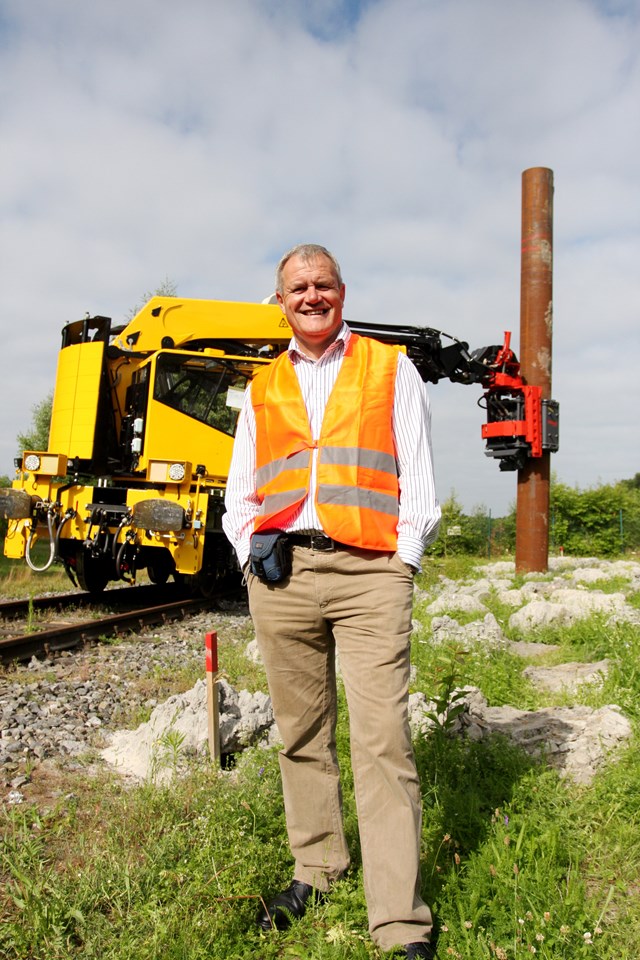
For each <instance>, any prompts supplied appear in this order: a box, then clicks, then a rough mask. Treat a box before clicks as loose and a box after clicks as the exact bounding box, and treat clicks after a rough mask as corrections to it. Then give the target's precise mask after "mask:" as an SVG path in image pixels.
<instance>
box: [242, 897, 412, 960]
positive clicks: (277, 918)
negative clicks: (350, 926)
mask: <svg viewBox="0 0 640 960" xmlns="http://www.w3.org/2000/svg"><path fill="white" fill-rule="evenodd" d="M309 898H312V899H313V901H314V902H315V903H317V902H319V901H320V900H322V899H323V898H324V895H323V894H322V893H320V891H319V890H316V889H315V888H314V887H312V886H310V885H309V884H308V883H303V882H302V880H294V881H293V883H292V884H291V885H290V886H288V887H287V889H286V890H283V891H282V893H279V894H278V895H277V896H276V897H274V898H273V899H272V900H270V901H269V902H268V903H267V906H266V909H265V908H264V907H263V908H262V909H261V910H260V912H259V913H258V917H257V924H258V926H259V927H262V929H263V930H273V929H276V930H286V929H287V927H289V926H291V922H292V920H299V919H300V917H303V916H304V913H305V910H306V909H307V900H309ZM416 956H420V954H416Z"/></svg>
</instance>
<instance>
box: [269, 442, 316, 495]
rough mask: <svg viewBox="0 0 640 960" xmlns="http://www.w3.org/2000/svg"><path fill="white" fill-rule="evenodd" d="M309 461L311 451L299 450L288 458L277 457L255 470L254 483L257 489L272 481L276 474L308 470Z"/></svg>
mask: <svg viewBox="0 0 640 960" xmlns="http://www.w3.org/2000/svg"><path fill="white" fill-rule="evenodd" d="M310 461H311V450H300V451H299V452H298V453H294V454H292V456H290V457H279V458H278V459H277V460H272V461H271V463H265V465H264V466H263V467H260V468H259V469H258V470H256V482H257V485H258V489H260V488H261V487H264V486H265V484H267V483H269V481H271V480H273V479H274V478H275V477H277V476H278V474H280V473H283V472H284V471H285V470H308V469H309V463H310Z"/></svg>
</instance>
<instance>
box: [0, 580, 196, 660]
mask: <svg viewBox="0 0 640 960" xmlns="http://www.w3.org/2000/svg"><path fill="white" fill-rule="evenodd" d="M170 593H171V595H170V596H169V598H168V599H167V588H166V587H164V588H163V589H162V591H158V588H157V587H135V588H130V589H118V590H110V591H108V592H107V593H106V594H105V595H104V596H103V597H102V598H101V601H100V605H101V606H105V605H109V606H113V605H115V606H117V605H122V606H126V607H127V609H126V610H124V611H122V612H120V613H109V614H106V615H105V616H101V617H98V618H95V617H93V618H91V619H88V618H87V619H84V618H81V619H77V618H75V617H74V619H73V620H72V621H65V622H63V623H58V624H54V625H53V626H46V625H44V626H43V628H42V629H37V630H36V629H33V625H31V626H27V627H25V626H24V625H22V626H19V625H17V629H13V630H12V625H11V622H10V621H11V619H14V620H15V619H16V618H17V617H20V618H21V619H20V622H21V623H22V620H24V619H25V618H27V617H28V615H29V614H30V613H31V612H32V611H33V610H40V611H42V610H47V609H55V610H56V611H63V610H65V609H69V608H70V607H74V608H75V607H79V608H81V609H82V608H83V607H88V606H92V607H94V608H95V606H96V600H95V597H93V598H92V597H91V596H90V595H89V594H58V595H55V596H50V597H38V598H34V599H32V600H25V601H18V600H15V601H14V600H11V601H3V602H1V603H0V616H1V617H3V618H4V625H3V633H4V636H2V637H1V638H0V661H1V662H2V663H5V664H6V663H12V662H16V661H18V662H20V661H24V660H30V659H31V657H33V656H36V657H40V656H47V655H48V654H50V653H54V652H57V651H60V650H69V649H72V648H74V647H78V646H80V645H82V644H84V643H87V642H89V641H96V640H100V639H107V638H110V637H114V636H119V635H122V634H124V633H127V632H132V631H133V632H136V631H139V630H141V629H143V628H144V627H148V626H153V625H155V624H158V623H167V622H169V621H172V620H181V619H183V618H184V617H186V616H187V615H189V614H191V613H197V612H199V611H200V610H204V609H207V608H210V607H211V606H212V601H211V600H210V599H206V598H204V597H185V596H181V597H179V596H178V591H176V592H175V593H174V592H173V591H171V592H170ZM120 594H121V595H122V596H120ZM160 596H164V599H163V600H162V602H158V598H159V597H160ZM153 601H155V602H153Z"/></svg>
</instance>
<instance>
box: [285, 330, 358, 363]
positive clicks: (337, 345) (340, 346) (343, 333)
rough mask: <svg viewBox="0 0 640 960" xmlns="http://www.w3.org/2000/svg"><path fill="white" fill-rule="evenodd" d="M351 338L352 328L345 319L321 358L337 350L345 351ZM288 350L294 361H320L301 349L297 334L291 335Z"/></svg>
mask: <svg viewBox="0 0 640 960" xmlns="http://www.w3.org/2000/svg"><path fill="white" fill-rule="evenodd" d="M350 339H351V330H350V329H349V327H348V326H347V324H346V323H345V322H344V320H343V321H342V326H341V327H340V329H339V330H338V336H337V337H336V338H335V340H332V341H331V343H330V344H329V346H328V347H327V349H326V350H325V352H324V353H323V354H322V356H321V357H319V360H323V359H324V358H325V357H326V356H328V355H329V354H331V353H334V352H335V351H337V350H341V351H344V350H345V349H346V346H347V344H348V343H349V340H350ZM287 350H288V353H289V357H290V359H291V360H292V361H296V360H308V361H309V363H317V362H319V360H318V361H316V360H313V359H312V358H311V357H308V356H307V354H306V353H303V352H302V350H300V348H299V347H298V344H297V343H296V338H295V336H294V337H291V340H290V341H289V346H288V347H287Z"/></svg>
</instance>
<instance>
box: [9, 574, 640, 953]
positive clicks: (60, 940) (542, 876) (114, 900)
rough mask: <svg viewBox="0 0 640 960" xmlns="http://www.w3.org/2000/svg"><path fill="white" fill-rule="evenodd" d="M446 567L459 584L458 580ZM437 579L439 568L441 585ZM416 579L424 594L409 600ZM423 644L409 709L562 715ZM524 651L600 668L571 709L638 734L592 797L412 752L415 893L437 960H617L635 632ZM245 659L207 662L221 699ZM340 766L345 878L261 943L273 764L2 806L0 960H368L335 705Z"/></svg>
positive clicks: (634, 917) (625, 884)
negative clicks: (455, 692) (589, 709)
mask: <svg viewBox="0 0 640 960" xmlns="http://www.w3.org/2000/svg"><path fill="white" fill-rule="evenodd" d="M453 559H455V563H456V565H457V567H456V569H457V571H458V573H460V575H461V576H462V577H463V578H464V579H468V578H469V577H470V576H471V574H470V570H471V566H472V564H471V563H468V564H466V566H465V565H464V564H463V563H462V562H460V560H461V558H452V560H453ZM452 566H453V564H452V562H451V561H447V563H446V569H447V571H448V572H447V573H446V574H445V575H446V576H449V577H451V573H452ZM444 569H445V564H442V565H441V570H440V573H442V572H443V570H444ZM476 576H480V574H476ZM430 577H431V574H430V573H425V574H423V575H422V578H423V585H426V584H425V582H424V581H425V580H427V579H429V578H430ZM435 582H437V578H436V580H434V583H435ZM416 615H417V616H419V617H420V616H423V614H422V613H420V611H419V610H418V611H417V613H416ZM428 636H429V631H428V624H426V625H425V629H424V630H423V631H419V632H418V634H417V636H416V638H415V640H414V648H413V660H414V663H415V665H416V668H417V671H416V678H415V682H414V684H413V689H414V690H422V691H424V692H425V694H426V695H427V696H428V697H430V696H433V695H434V693H435V694H437V693H438V691H440V692H441V691H443V690H445V689H446V690H450V689H452V687H454V686H456V685H460V684H466V683H469V684H473V685H476V686H479V687H480V688H481V689H482V691H483V693H484V695H485V696H486V697H487V700H488V701H489V703H490V704H496V705H498V704H507V703H511V704H513V705H515V706H518V707H521V708H530V709H534V708H537V707H538V706H540V705H541V704H542V703H549V702H557V703H565V702H567V697H566V695H563V696H562V697H561V696H557V697H555V699H554V697H552V696H550V695H548V694H544V695H543V694H540V693H539V692H538V691H536V690H535V689H534V688H533V687H532V685H531V684H529V682H528V681H526V680H525V679H524V678H523V676H522V666H523V661H522V660H520V659H519V658H517V657H515V656H514V655H513V654H512V653H510V652H509V650H508V649H498V650H488V649H483V647H482V645H477V646H476V648H474V649H473V650H471V651H470V652H468V653H463V652H462V651H461V650H460V649H459V648H457V647H456V646H455V645H444V646H443V647H441V648H439V649H438V650H434V649H433V648H432V647H431V646H430V645H429V643H428V642H425V640H428ZM247 639H248V638H247ZM527 639H530V640H536V641H538V642H539V641H540V640H544V641H545V642H547V643H557V644H559V646H560V650H559V651H558V652H557V653H555V654H553V655H551V654H550V655H549V657H550V659H551V660H554V661H557V660H566V661H568V660H584V661H591V660H599V659H602V658H605V657H606V658H608V659H609V661H610V664H611V666H610V672H609V676H608V678H607V679H606V680H605V681H604V684H603V685H602V686H601V687H600V688H598V691H597V693H596V692H590V693H589V694H588V696H587V699H588V698H589V697H591V698H592V699H593V703H594V705H599V704H600V703H617V704H619V705H620V706H621V708H622V709H623V710H624V712H625V713H626V714H627V715H628V716H629V717H630V718H631V719H632V722H633V724H634V729H635V733H634V736H633V738H632V740H631V742H630V744H629V745H628V747H626V748H625V749H623V750H622V751H621V752H620V754H619V757H618V761H617V762H615V763H614V762H611V763H609V764H608V765H607V766H606V768H605V769H604V770H603V771H602V772H601V773H600V774H599V775H598V776H597V777H596V778H595V780H594V781H593V783H592V784H591V785H589V786H577V785H575V784H573V783H571V782H570V781H567V780H562V779H560V778H559V777H558V776H557V775H556V774H555V773H553V772H552V771H550V770H548V769H546V768H545V767H544V766H541V765H538V764H536V763H534V762H533V761H532V760H531V759H530V758H528V757H527V756H526V755H524V754H523V753H522V752H521V751H520V750H518V749H517V748H516V747H514V746H513V745H512V744H511V743H510V742H507V741H506V740H504V739H502V738H500V737H497V736H495V737H492V738H489V739H488V740H484V741H480V742H474V741H464V740H462V739H459V738H456V737H452V736H451V735H449V734H448V733H447V731H446V730H445V729H435V730H433V731H432V732H431V733H430V734H429V735H428V736H426V737H421V738H419V739H418V740H417V742H416V759H417V764H418V768H419V772H420V776H421V782H422V785H423V798H424V818H423V893H424V895H425V897H426V899H427V900H428V902H429V903H430V904H431V905H432V908H433V910H434V914H435V917H436V923H437V929H438V952H437V956H438V958H440V960H445V958H449V957H453V958H463V960H485V958H497V960H525V958H530V957H532V956H533V955H534V953H533V951H534V950H535V956H536V957H537V958H544V960H565V958H566V960H574V958H582V957H591V958H597V960H614V958H615V960H619V958H620V957H633V956H635V955H636V954H637V944H638V942H639V940H640V790H638V783H640V739H639V738H638V735H637V728H638V723H637V722H638V719H639V716H638V712H639V709H640V708H639V706H638V705H639V704H640V631H639V629H638V627H636V626H632V625H629V624H618V625H615V626H612V625H610V624H608V623H607V622H606V620H605V619H603V618H601V617H600V618H599V617H591V618H590V619H589V620H586V621H583V622H581V623H579V624H575V625H574V626H572V627H570V628H558V629H548V630H545V631H544V632H542V631H539V632H537V633H536V634H535V635H532V636H529V637H527ZM243 649H244V638H243V642H242V643H236V644H231V643H230V644H229V645H228V649H226V650H225V652H224V653H223V652H222V650H221V662H222V663H223V665H224V667H225V671H226V672H227V673H228V676H229V679H230V680H231V682H233V683H234V684H236V682H237V680H238V679H239V678H244V679H246V680H247V681H249V682H250V683H255V684H259V683H260V682H261V677H260V669H259V668H255V669H254V667H253V666H252V665H247V663H246V662H245V661H244V660H243V658H242V657H241V651H242V650H243ZM536 662H537V661H536ZM185 679H187V678H186V677H185ZM585 696H586V695H585V694H584V693H582V694H580V693H579V694H576V696H575V698H574V699H573V701H571V702H576V703H578V702H583V700H581V697H582V698H583V699H584V698H585ZM338 749H339V755H340V761H341V766H342V770H343V779H344V791H345V827H346V832H347V836H348V839H349V843H350V847H351V851H352V858H353V865H352V868H351V871H350V872H349V874H348V875H347V876H346V877H345V878H344V879H343V880H342V881H341V882H340V883H339V884H338V885H337V887H336V888H335V890H334V893H333V896H332V897H331V898H330V899H329V900H328V901H327V902H326V903H324V904H322V905H320V906H318V907H315V908H314V909H313V910H311V911H310V912H309V913H308V915H307V916H305V918H304V919H303V920H302V921H301V922H300V923H298V924H296V925H295V926H294V927H293V928H292V929H291V930H290V931H288V932H286V933H274V934H269V935H265V934H262V933H261V932H259V931H258V929H257V928H256V927H255V925H254V916H255V913H256V911H257V909H258V907H259V905H260V897H261V895H268V894H270V893H273V892H275V891H277V890H279V889H280V888H281V887H282V886H285V885H286V884H287V883H288V882H289V880H290V876H291V860H290V855H289V852H288V847H287V840H286V830H285V822H284V814H283V810H282V801H281V794H280V778H279V768H278V761H277V752H276V751H274V750H269V751H263V750H258V749H251V750H249V751H246V752H245V754H243V756H242V757H241V758H240V760H239V763H238V765H237V767H236V768H235V769H233V770H231V771H228V772H219V771H216V770H215V769H214V768H213V767H212V765H211V764H209V763H207V762H205V761H204V760H200V761H196V760H194V761H193V763H192V766H191V769H190V772H189V776H188V777H186V778H183V779H181V780H177V781H175V782H174V783H172V784H171V786H169V787H162V786H152V785H150V784H144V785H139V786H133V787H132V786H130V785H126V784H124V783H123V782H122V781H121V780H119V779H118V778H116V777H115V776H114V775H112V774H110V773H108V772H106V771H98V772H96V771H92V772H91V773H89V772H85V773H81V772H76V773H73V772H72V771H62V772H61V774H60V776H61V778H62V780H61V793H60V799H59V800H58V801H57V803H56V804H55V805H53V806H50V807H46V806H45V805H40V806H38V805H35V804H33V805H28V806H27V805H22V806H15V807H8V806H4V808H3V811H2V817H3V819H4V823H3V846H2V856H1V861H0V957H2V958H7V960H27V958H28V960H75V958H87V960H98V958H99V960H131V958H136V960H178V958H179V960H236V958H237V960H245V958H260V960H276V958H278V960H280V958H281V960H294V958H299V960H307V958H310V960H316V958H317V960H325V958H326V960H329V958H332V960H342V958H345V960H346V958H354V960H364V958H378V957H381V954H380V952H379V951H378V950H377V949H376V948H375V947H374V946H373V944H372V943H371V941H370V939H369V936H368V933H367V920H366V906H365V902H364V896H363V892H362V877H361V868H360V856H359V848H358V835H357V818H356V811H355V803H354V799H353V794H352V782H351V769H350V762H349V736H348V721H347V717H346V710H345V706H344V703H342V706H341V712H340V721H339V730H338Z"/></svg>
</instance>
